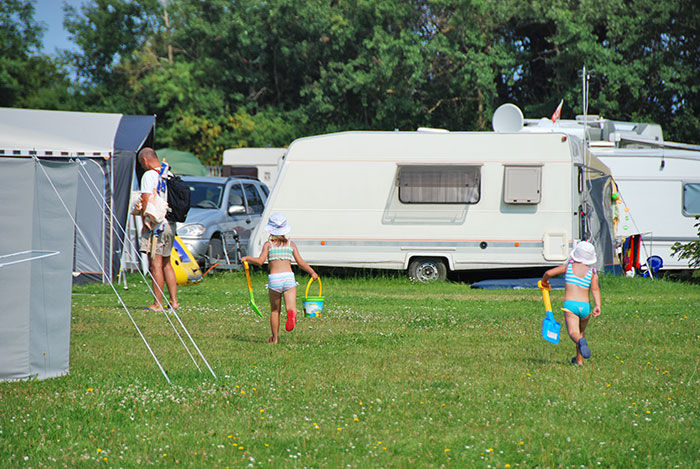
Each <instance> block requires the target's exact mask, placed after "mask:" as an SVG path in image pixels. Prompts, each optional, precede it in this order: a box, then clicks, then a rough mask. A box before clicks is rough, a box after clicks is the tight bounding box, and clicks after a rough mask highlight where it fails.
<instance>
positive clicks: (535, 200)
mask: <svg viewBox="0 0 700 469" xmlns="http://www.w3.org/2000/svg"><path fill="white" fill-rule="evenodd" d="M541 186H542V166H541V165H507V166H505V167H504V168H503V201H504V202H505V203H507V204H539V203H540V198H541V197H540V194H541V190H542V189H541Z"/></svg>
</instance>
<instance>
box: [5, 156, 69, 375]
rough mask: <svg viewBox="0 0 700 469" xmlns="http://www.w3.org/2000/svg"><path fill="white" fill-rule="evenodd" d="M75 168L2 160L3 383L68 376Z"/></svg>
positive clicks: (27, 160) (59, 163) (64, 162)
mask: <svg viewBox="0 0 700 469" xmlns="http://www.w3.org/2000/svg"><path fill="white" fill-rule="evenodd" d="M78 167H79V164H78V163H77V162H75V161H68V160H62V161H57V160H50V161H46V160H44V161H41V162H39V161H38V160H36V159H33V158H21V157H20V158H0V188H1V189H0V199H1V200H2V201H3V203H1V204H0V220H2V223H0V324H2V327H0V381H4V380H13V379H27V378H32V377H37V378H39V379H44V378H51V377H55V376H60V375H63V374H66V373H68V362H69V360H68V357H69V351H70V321H71V266H72V264H73V233H74V225H73V220H72V217H74V214H75V206H76V194H77V186H78Z"/></svg>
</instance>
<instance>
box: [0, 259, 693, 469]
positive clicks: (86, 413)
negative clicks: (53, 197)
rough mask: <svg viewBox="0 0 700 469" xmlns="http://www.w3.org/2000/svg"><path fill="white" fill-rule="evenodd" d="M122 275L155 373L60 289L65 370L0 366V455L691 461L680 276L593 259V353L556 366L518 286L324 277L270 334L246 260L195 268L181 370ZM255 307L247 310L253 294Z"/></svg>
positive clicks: (209, 460)
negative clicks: (619, 272)
mask: <svg viewBox="0 0 700 469" xmlns="http://www.w3.org/2000/svg"><path fill="white" fill-rule="evenodd" d="M307 279H308V277H306V276H304V275H299V278H298V280H299V281H300V282H301V283H302V284H304V283H305V282H306V280H307ZM128 282H129V289H128V290H123V289H122V288H119V287H118V288H117V291H118V292H119V293H120V295H122V297H123V299H124V301H125V304H126V305H128V306H129V308H130V311H131V313H132V315H133V316H134V318H135V320H136V322H137V323H138V324H139V326H140V328H141V330H142V332H143V333H144V335H145V336H146V337H147V338H148V339H149V341H150V343H151V345H152V347H153V349H154V352H155V353H156V355H157V356H158V357H159V359H160V360H161V363H162V365H163V366H164V368H165V369H166V370H167V372H168V374H169V376H170V379H171V380H172V382H173V385H172V386H170V385H168V384H167V383H166V381H165V380H164V378H163V377H162V376H161V375H160V372H159V371H158V368H157V367H156V365H155V363H154V362H153V360H152V358H151V356H150V354H149V352H148V351H147V349H146V347H145V346H144V344H143V342H141V339H140V338H139V336H138V334H137V333H136V331H135V329H134V327H133V325H132V323H131V321H130V320H129V318H128V317H127V315H126V314H125V312H124V310H123V309H122V307H121V305H120V304H119V302H118V300H117V298H116V297H115V295H114V293H113V291H112V290H111V289H110V287H109V286H107V285H100V284H92V285H83V286H79V287H75V288H74V291H73V305H72V314H71V316H72V320H71V355H70V356H71V368H70V374H69V375H68V376H64V377H61V378H56V379H51V380H47V381H29V382H14V383H0V396H2V411H1V412H0V428H1V429H2V438H0V459H1V460H2V461H4V463H5V466H7V467H21V466H23V465H31V466H33V467H42V466H50V467H57V466H64V465H65V466H69V467H93V466H99V465H104V466H105V467H106V466H114V467H116V466H120V467H136V466H143V465H162V466H182V467H226V466H229V467H241V466H262V467H287V466H290V467H341V466H342V467H346V466H350V467H437V466H443V465H444V466H452V467H485V466H487V465H490V466H492V467H501V468H503V467H507V466H510V467H516V466H517V467H560V466H571V465H575V466H583V467H597V466H600V467H629V466H632V467H639V466H643V467H675V466H679V467H692V466H694V465H695V464H696V462H697V460H698V455H699V453H698V449H699V448H700V433H699V432H698V431H697V430H698V427H699V426H700V403H699V402H698V398H697V388H698V386H699V385H700V376H699V375H698V372H697V361H698V359H697V357H695V356H693V354H692V353H690V354H689V351H694V350H697V349H698V345H699V343H700V336H698V330H699V328H700V315H699V313H698V312H699V311H700V287H699V286H697V285H687V284H681V283H674V282H668V281H665V280H650V279H642V278H623V277H609V276H602V277H601V289H602V293H603V313H602V315H601V316H600V317H599V318H594V319H592V320H591V322H590V323H589V326H588V329H587V331H586V332H587V336H588V340H589V344H590V346H591V349H592V352H593V356H592V358H591V359H590V360H587V361H586V362H585V365H584V366H583V367H574V366H572V365H571V364H570V357H571V356H572V355H573V353H574V345H573V343H572V342H571V341H570V340H569V339H568V337H566V335H565V334H564V336H563V337H562V341H561V343H560V344H559V345H556V346H555V345H552V344H550V343H548V342H545V341H544V340H542V338H541V336H540V327H541V321H542V318H543V317H544V309H543V303H542V296H541V295H540V294H539V292H538V291H536V290H509V291H495V290H474V289H470V288H469V286H468V285H465V284H461V283H451V282H443V283H441V284H431V285H426V284H414V283H411V282H409V281H408V280H407V279H406V278H405V277H402V276H398V275H394V276H389V275H387V276H377V277H374V276H371V275H360V276H358V277H356V278H346V279H341V278H337V277H331V276H324V277H323V287H324V288H323V294H324V297H325V298H326V302H325V306H324V314H323V315H322V316H321V317H320V318H316V319H308V318H303V317H300V318H299V322H298V323H297V327H296V328H295V330H294V331H293V332H291V333H286V332H284V331H283V332H282V334H281V344H280V345H279V346H272V345H270V344H268V343H267V338H268V337H269V322H268V321H267V319H259V318H258V317H257V316H256V315H255V313H253V312H252V310H251V309H250V307H249V306H248V291H247V287H246V281H245V276H244V274H243V273H242V272H237V273H225V274H218V273H210V274H209V275H207V276H206V277H205V278H204V280H203V281H202V283H200V284H198V285H193V286H188V287H183V288H180V290H179V300H180V305H181V306H180V309H179V311H178V314H179V315H180V317H181V319H182V321H183V322H184V323H185V324H186V325H187V327H188V329H189V331H190V333H191V334H192V336H193V337H194V339H195V340H196V341H197V345H198V346H199V348H200V350H202V352H203V354H204V355H205V356H206V358H207V360H208V362H209V363H210V364H211V366H212V368H213V369H214V371H215V373H216V374H217V375H218V378H217V379H213V378H212V377H211V375H210V374H209V372H208V371H207V369H206V367H205V365H204V364H203V362H202V361H201V360H198V364H199V365H200V367H201V368H202V372H201V373H200V372H199V371H197V369H196V368H195V366H194V364H193V363H192V361H191V360H190V358H189V357H188V355H187V353H186V352H185V350H184V349H183V347H182V345H181V343H180V341H179V340H178V338H177V337H176V335H175V333H174V331H173V330H172V328H171V327H170V325H169V323H168V321H167V319H166V318H165V316H164V315H162V314H153V313H151V312H147V311H143V310H141V307H143V306H144V305H146V304H149V303H150V301H151V297H150V295H149V293H148V291H147V290H146V288H145V285H144V283H143V282H142V281H141V280H140V279H137V278H135V277H134V276H129V278H128ZM265 282H266V275H265V274H264V273H263V272H262V271H260V270H257V271H255V272H253V275H252V283H253V288H255V293H256V295H255V296H256V298H260V299H262V298H265V297H266V295H265V289H264V287H263V284H264V283H265ZM300 291H301V289H299V290H298V293H299V292H300ZM298 296H299V297H301V296H302V294H301V293H299V294H298ZM562 299H563V292H562V291H554V292H553V293H552V302H553V305H554V306H558V305H561V301H562ZM259 305H260V307H261V309H263V311H265V309H266V307H267V305H266V302H264V301H260V300H259ZM299 306H301V298H299ZM555 309H557V311H558V308H555ZM555 316H556V318H557V320H559V321H562V322H563V320H562V317H561V313H559V312H555ZM171 319H173V322H174V323H176V324H177V322H176V321H175V319H174V318H172V317H171ZM184 339H185V341H187V340H188V339H187V338H186V337H184ZM190 348H191V347H190ZM191 350H192V349H191ZM192 352H193V354H194V355H195V356H197V353H196V351H195V350H192Z"/></svg>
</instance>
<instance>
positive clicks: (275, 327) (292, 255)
mask: <svg viewBox="0 0 700 469" xmlns="http://www.w3.org/2000/svg"><path fill="white" fill-rule="evenodd" d="M291 230H292V227H291V226H289V223H287V218H286V217H285V216H284V215H282V214H281V213H273V214H272V215H270V219H269V220H268V222H267V225H265V231H267V232H268V233H270V240H269V241H266V242H265V244H264V245H263V247H262V251H261V252H260V255H259V256H258V257H252V256H245V257H243V258H242V259H241V263H242V262H248V263H250V264H255V265H262V264H263V263H264V262H265V261H266V260H267V264H268V268H269V269H270V275H269V277H268V280H269V283H268V284H267V287H268V290H269V294H270V329H272V337H270V338H269V339H268V342H270V343H273V344H277V343H279V328H280V314H281V311H282V296H283V295H284V305H285V307H286V308H287V323H286V324H285V329H287V331H292V330H293V329H294V326H295V324H296V322H297V285H298V283H297V282H296V281H295V280H294V272H293V271H292V261H295V262H296V263H297V265H298V266H299V267H301V268H302V269H304V270H305V271H306V272H308V274H309V275H311V277H312V278H313V279H314V280H316V279H318V275H316V272H314V269H312V268H311V266H310V265H309V264H307V263H306V261H304V259H302V258H301V255H300V254H299V250H298V249H297V246H296V244H294V243H293V242H292V241H290V240H289V239H288V238H287V235H288V234H289V232H290V231H291Z"/></svg>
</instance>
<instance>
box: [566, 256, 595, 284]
mask: <svg viewBox="0 0 700 469" xmlns="http://www.w3.org/2000/svg"><path fill="white" fill-rule="evenodd" d="M572 266H573V262H569V265H567V266H566V274H565V275H564V283H571V284H573V285H576V286H579V287H582V288H591V279H592V278H593V274H594V273H595V269H589V270H588V273H587V274H586V276H585V277H583V278H581V277H577V276H576V275H574V269H573V267H572Z"/></svg>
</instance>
